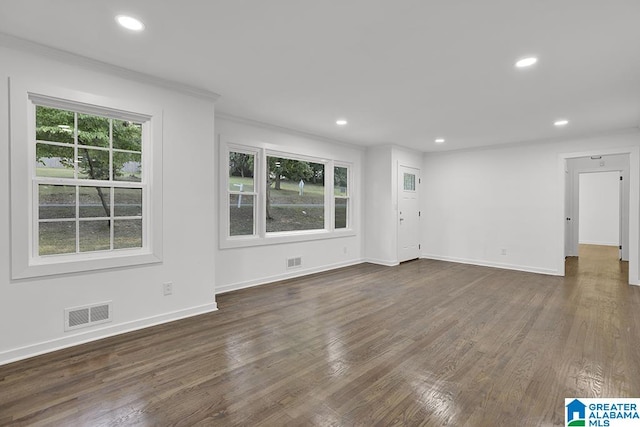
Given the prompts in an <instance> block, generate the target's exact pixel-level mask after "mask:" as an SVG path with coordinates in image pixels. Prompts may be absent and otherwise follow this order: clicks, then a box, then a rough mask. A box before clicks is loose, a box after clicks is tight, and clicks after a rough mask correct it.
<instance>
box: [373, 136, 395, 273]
mask: <svg viewBox="0 0 640 427" xmlns="http://www.w3.org/2000/svg"><path fill="white" fill-rule="evenodd" d="M393 170H394V168H393V159H392V147H390V146H385V147H374V148H369V149H368V150H367V153H366V167H365V182H366V183H367V187H366V188H365V256H366V259H367V261H368V262H373V263H376V264H381V265H395V264H397V263H398V260H397V254H396V243H395V242H396V239H397V236H396V228H395V218H396V214H395V209H394V203H396V201H395V200H394V198H393V182H394V176H393Z"/></svg>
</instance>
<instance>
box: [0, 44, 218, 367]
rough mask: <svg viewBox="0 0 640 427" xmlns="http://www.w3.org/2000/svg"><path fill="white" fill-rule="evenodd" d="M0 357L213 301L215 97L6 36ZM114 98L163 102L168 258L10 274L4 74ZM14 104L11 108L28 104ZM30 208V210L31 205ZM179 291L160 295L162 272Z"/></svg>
mask: <svg viewBox="0 0 640 427" xmlns="http://www.w3.org/2000/svg"><path fill="white" fill-rule="evenodd" d="M0 58H2V62H1V64H0V77H1V78H2V83H1V85H0V117H1V119H0V364H3V363H8V362H11V361H13V360H19V359H22V358H25V357H29V356H32V355H36V354H40V353H44V352H48V351H52V350H55V349H58V348H62V347H67V346H71V345H75V344H79V343H82V342H86V341H91V340H94V339H99V338H102V337H105V336H109V335H113V334H117V333H121V332H125V331H129V330H134V329H138V328H141V327H146V326H150V325H153V324H157V323H162V322H167V321H171V320H175V319H178V318H181V317H186V316H190V315H194V314H199V313H204V312H208V311H212V310H215V308H216V303H215V288H214V273H215V271H214V267H213V260H214V257H215V243H214V242H215V235H216V233H217V230H216V227H215V226H214V224H215V212H216V210H215V200H214V196H213V184H212V183H213V182H214V180H215V179H216V177H215V174H214V171H215V166H214V165H215V159H216V153H215V151H214V139H215V132H214V122H213V118H214V105H213V102H212V101H211V100H207V99H204V98H200V97H195V96H192V95H188V94H184V93H181V92H178V91H175V90H172V89H166V88H160V87H158V86H152V85H148V84H146V83H141V82H139V81H138V80H137V79H136V80H129V79H127V78H125V77H121V76H115V75H113V74H109V72H107V71H104V70H100V69H98V68H97V66H89V65H86V64H85V63H84V62H83V61H81V60H79V61H78V63H70V62H65V63H62V62H59V61H57V60H56V59H55V56H54V55H44V56H43V55H40V54H37V53H33V52H27V51H22V50H19V49H14V48H11V47H7V46H0ZM10 76H13V77H21V78H28V79H30V80H33V81H39V82H42V83H44V84H47V85H49V86H57V87H63V88H67V89H70V90H73V91H81V92H86V93H91V94H95V95H100V96H108V97H110V98H121V99H131V98H136V99H144V100H145V102H147V103H149V104H154V105H158V106H159V107H160V108H162V110H163V152H164V168H163V175H164V179H163V193H164V208H163V225H164V226H163V229H164V230H163V252H164V254H163V262H162V263H160V264H152V265H145V266H139V267H127V268H118V269H107V270H95V271H91V272H83V273H74V274H67V275H58V276H47V277H39V278H33V279H23V280H11V275H10V265H11V264H10V259H11V252H10V232H11V223H10V217H9V212H10V205H9V203H10V197H9V195H10V182H9V171H10V167H11V166H13V167H17V166H16V165H10V160H9V159H10V157H9V130H8V123H9V120H8V117H9V110H8V108H9V107H8V85H7V78H8V77H10ZM22 113H23V112H20V111H12V112H11V114H22ZM25 215H26V212H25ZM167 281H172V282H173V295H170V296H163V292H162V284H163V282H167ZM106 301H111V302H112V304H113V313H112V317H113V320H112V322H110V323H106V324H101V325H99V326H95V327H90V328H85V329H77V330H74V331H71V332H65V331H64V309H65V308H68V307H77V306H84V305H89V304H94V303H100V302H106Z"/></svg>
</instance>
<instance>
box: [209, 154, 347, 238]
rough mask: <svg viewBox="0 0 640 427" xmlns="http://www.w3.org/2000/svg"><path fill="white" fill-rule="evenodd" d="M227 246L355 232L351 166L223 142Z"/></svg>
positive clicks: (223, 223) (223, 222) (224, 235)
mask: <svg viewBox="0 0 640 427" xmlns="http://www.w3.org/2000/svg"><path fill="white" fill-rule="evenodd" d="M222 147H223V149H222V158H223V159H225V162H226V165H225V169H226V170H225V173H224V175H222V178H223V180H224V182H223V186H222V188H223V191H224V196H223V198H222V200H221V201H222V203H223V208H222V210H221V213H222V218H221V228H220V231H221V233H220V234H221V242H222V243H221V245H222V247H234V246H246V245H253V244H265V243H267V242H269V243H271V242H280V241H283V242H284V241H294V240H305V239H313V238H326V237H333V236H334V235H335V236H336V237H337V236H338V235H344V233H349V232H351V229H352V225H351V219H350V218H351V215H350V213H349V212H350V209H351V208H350V205H351V197H350V196H351V194H350V188H351V166H350V165H349V164H348V163H342V162H340V163H338V162H336V161H334V160H325V159H322V160H321V159H317V158H313V157H307V156H300V155H296V156H293V155H287V154H284V153H282V152H276V151H271V150H268V149H264V148H262V149H261V148H257V147H249V146H239V145H234V144H222Z"/></svg>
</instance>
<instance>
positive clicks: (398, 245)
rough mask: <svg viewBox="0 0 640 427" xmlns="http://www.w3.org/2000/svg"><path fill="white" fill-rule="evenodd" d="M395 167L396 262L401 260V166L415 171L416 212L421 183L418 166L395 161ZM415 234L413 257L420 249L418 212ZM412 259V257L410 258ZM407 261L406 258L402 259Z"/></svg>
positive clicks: (419, 252)
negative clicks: (415, 245) (415, 248)
mask: <svg viewBox="0 0 640 427" xmlns="http://www.w3.org/2000/svg"><path fill="white" fill-rule="evenodd" d="M397 165H398V166H397V168H396V207H397V209H396V259H397V260H398V262H403V261H401V260H400V254H401V242H400V200H401V198H402V194H401V193H402V191H404V177H403V179H400V171H401V169H402V168H406V169H412V170H414V171H416V183H415V185H416V190H415V194H416V199H417V204H418V212H420V184H421V183H422V176H421V174H422V170H421V169H420V168H417V167H415V166H409V165H406V164H403V163H400V162H398V163H397ZM400 186H403V189H402V190H401V189H400ZM416 235H417V236H418V254H417V257H416V258H415V259H419V258H420V257H421V255H422V254H421V249H420V236H421V229H420V214H418V229H417V230H416ZM412 259H413V258H412ZM404 261H407V260H404Z"/></svg>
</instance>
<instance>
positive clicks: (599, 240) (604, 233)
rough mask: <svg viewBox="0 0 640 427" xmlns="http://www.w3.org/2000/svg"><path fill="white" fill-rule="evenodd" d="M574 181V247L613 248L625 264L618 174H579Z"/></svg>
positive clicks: (620, 177) (621, 192) (620, 183)
mask: <svg viewBox="0 0 640 427" xmlns="http://www.w3.org/2000/svg"><path fill="white" fill-rule="evenodd" d="M578 181H579V183H578V187H579V190H578V192H579V195H578V214H577V217H578V243H579V244H580V245H598V246H608V247H615V248H617V249H618V259H620V260H625V259H624V257H623V255H622V243H621V242H622V239H621V237H622V235H623V233H624V231H623V229H626V227H623V226H622V225H623V222H624V220H623V219H622V210H623V209H622V206H621V205H622V199H621V196H622V197H624V191H623V186H622V174H621V171H611V172H587V173H580V174H579V179H578ZM574 216H575V215H574ZM625 219H626V218H625ZM626 260H628V257H627V259H626ZM626 260H625V261H626Z"/></svg>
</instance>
